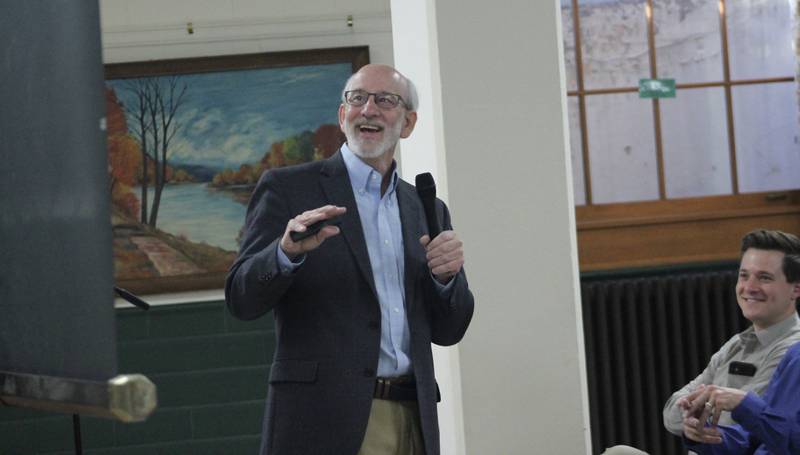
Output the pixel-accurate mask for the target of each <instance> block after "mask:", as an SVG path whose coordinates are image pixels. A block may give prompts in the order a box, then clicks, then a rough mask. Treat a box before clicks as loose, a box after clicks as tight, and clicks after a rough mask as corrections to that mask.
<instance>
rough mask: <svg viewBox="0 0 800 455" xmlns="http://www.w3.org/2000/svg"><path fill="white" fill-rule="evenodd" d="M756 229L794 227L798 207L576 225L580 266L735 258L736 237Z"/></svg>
mask: <svg viewBox="0 0 800 455" xmlns="http://www.w3.org/2000/svg"><path fill="white" fill-rule="evenodd" d="M667 202H668V201H667ZM758 228H766V229H780V230H783V231H786V232H800V206H798V205H795V206H793V207H775V208H764V209H750V210H740V211H731V212H709V213H701V212H697V213H694V214H691V215H681V214H673V215H672V216H671V217H668V216H661V217H653V218H650V219H647V218H645V217H638V219H630V220H618V221H617V222H616V223H606V224H605V225H601V224H600V223H597V224H596V225H593V226H585V225H584V226H579V227H578V232H577V233H578V258H579V263H580V269H581V271H582V272H586V271H593V270H608V269H625V268H631V267H649V266H656V265H670V264H683V263H692V262H708V261H728V260H736V259H738V251H739V244H740V241H741V237H742V236H743V235H744V234H745V233H747V232H748V231H751V230H753V229H758Z"/></svg>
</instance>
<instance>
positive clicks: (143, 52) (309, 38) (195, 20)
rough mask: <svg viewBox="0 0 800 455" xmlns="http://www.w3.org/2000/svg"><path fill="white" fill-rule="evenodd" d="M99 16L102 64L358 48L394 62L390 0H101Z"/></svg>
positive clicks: (374, 56)
mask: <svg viewBox="0 0 800 455" xmlns="http://www.w3.org/2000/svg"><path fill="white" fill-rule="evenodd" d="M100 11H101V25H102V31H103V58H104V61H105V62H106V63H118V62H129V61H141V60H155V59H168V58H185V57H199V56H213V55H227V54H246V53H253V52H269V51H282V50H298V49H316V48H326V47H343V46H359V45H368V46H369V48H370V59H371V61H373V62H382V63H391V62H392V36H391V22H390V17H389V3H388V0H386V1H377V2H376V1H372V0H346V1H324V0H302V1H294V2H288V1H281V0H168V1H165V0H137V1H135V2H134V1H128V0H101V1H100ZM348 15H352V16H353V26H352V27H348V26H347V16H348ZM189 22H191V23H192V25H193V28H194V33H193V34H189V33H187V30H186V29H187V23H189Z"/></svg>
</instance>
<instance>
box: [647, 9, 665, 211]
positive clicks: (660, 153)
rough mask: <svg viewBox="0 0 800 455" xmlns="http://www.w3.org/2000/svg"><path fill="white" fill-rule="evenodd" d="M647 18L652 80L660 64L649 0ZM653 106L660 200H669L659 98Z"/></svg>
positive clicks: (652, 10) (656, 76)
mask: <svg viewBox="0 0 800 455" xmlns="http://www.w3.org/2000/svg"><path fill="white" fill-rule="evenodd" d="M645 8H646V14H645V17H646V18H647V47H648V49H649V50H650V78H651V79H658V62H657V59H656V32H655V26H654V25H653V14H654V8H653V0H647V4H646V5H645ZM652 104H653V132H654V135H653V136H654V139H655V146H656V171H657V173H658V198H659V199H661V200H666V199H667V182H666V175H665V174H666V172H665V170H664V141H663V138H662V136H661V103H660V102H659V101H658V99H657V98H654V99H653V101H652Z"/></svg>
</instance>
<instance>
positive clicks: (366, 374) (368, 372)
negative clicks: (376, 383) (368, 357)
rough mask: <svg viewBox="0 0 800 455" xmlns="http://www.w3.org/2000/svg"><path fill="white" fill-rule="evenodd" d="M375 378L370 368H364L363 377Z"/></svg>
mask: <svg viewBox="0 0 800 455" xmlns="http://www.w3.org/2000/svg"><path fill="white" fill-rule="evenodd" d="M373 376H375V370H373V369H372V368H364V377H367V378H371V377H373Z"/></svg>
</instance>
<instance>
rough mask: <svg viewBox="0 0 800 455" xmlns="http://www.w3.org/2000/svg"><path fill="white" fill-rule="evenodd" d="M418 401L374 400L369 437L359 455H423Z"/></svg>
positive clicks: (368, 429) (362, 445)
mask: <svg viewBox="0 0 800 455" xmlns="http://www.w3.org/2000/svg"><path fill="white" fill-rule="evenodd" d="M424 454H425V447H424V445H423V442H422V432H421V430H420V423H419V407H418V406H417V403H416V402H415V401H391V400H380V399H377V398H375V399H373V400H372V410H371V411H370V414H369V423H368V424H367V434H366V435H365V436H364V442H363V443H362V444H361V449H360V450H359V451H358V455H424Z"/></svg>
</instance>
